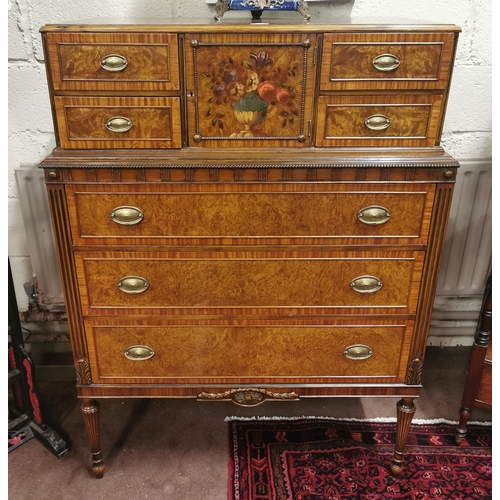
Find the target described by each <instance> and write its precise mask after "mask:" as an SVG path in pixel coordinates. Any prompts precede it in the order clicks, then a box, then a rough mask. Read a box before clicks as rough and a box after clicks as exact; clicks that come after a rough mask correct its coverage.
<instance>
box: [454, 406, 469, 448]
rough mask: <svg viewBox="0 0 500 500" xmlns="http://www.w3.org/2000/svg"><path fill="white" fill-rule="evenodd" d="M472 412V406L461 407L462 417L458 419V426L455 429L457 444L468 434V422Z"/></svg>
mask: <svg viewBox="0 0 500 500" xmlns="http://www.w3.org/2000/svg"><path fill="white" fill-rule="evenodd" d="M471 414H472V410H471V409H470V408H466V407H465V406H462V407H461V408H460V419H459V421H458V427H457V428H456V429H455V441H456V443H457V444H460V443H461V442H462V441H463V439H464V437H465V435H466V434H467V422H468V421H469V419H470V416H471Z"/></svg>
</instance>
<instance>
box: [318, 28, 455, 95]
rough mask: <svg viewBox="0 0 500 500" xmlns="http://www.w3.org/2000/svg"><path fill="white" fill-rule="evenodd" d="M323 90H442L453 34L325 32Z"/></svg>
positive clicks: (452, 47) (445, 83) (449, 68)
mask: <svg viewBox="0 0 500 500" xmlns="http://www.w3.org/2000/svg"><path fill="white" fill-rule="evenodd" d="M323 44H324V48H323V62H322V64H323V67H322V71H321V89H322V90H360V89H376V90H382V89H384V90H385V89H400V90H415V89H445V88H446V87H447V85H448V78H449V74H450V71H451V65H452V62H453V51H454V36H453V34H452V33H447V34H442V33H439V34H436V33H418V34H417V33H391V34H388V33H349V34H347V33H327V34H325V37H324V42H323Z"/></svg>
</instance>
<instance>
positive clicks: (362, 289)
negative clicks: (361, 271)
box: [351, 276, 382, 293]
mask: <svg viewBox="0 0 500 500" xmlns="http://www.w3.org/2000/svg"><path fill="white" fill-rule="evenodd" d="M351 288H352V289H353V290H354V291H355V292H358V293H374V292H376V291H378V290H380V289H381V288H382V282H381V281H380V280H379V279H378V278H376V277H375V276H358V277H357V278H354V279H353V280H352V281H351Z"/></svg>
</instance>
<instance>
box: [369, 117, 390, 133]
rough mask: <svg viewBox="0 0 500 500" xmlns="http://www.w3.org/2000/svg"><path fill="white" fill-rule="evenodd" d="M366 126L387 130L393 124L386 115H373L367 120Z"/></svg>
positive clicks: (372, 128)
mask: <svg viewBox="0 0 500 500" xmlns="http://www.w3.org/2000/svg"><path fill="white" fill-rule="evenodd" d="M365 126H366V127H367V128H369V129H370V130H385V129H386V128H389V127H390V126H391V120H390V118H388V117H387V116H385V115H372V116H369V117H368V118H367V119H366V120H365Z"/></svg>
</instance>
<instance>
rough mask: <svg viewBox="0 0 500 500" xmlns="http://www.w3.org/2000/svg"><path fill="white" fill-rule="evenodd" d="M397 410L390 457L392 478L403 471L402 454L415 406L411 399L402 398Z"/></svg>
mask: <svg viewBox="0 0 500 500" xmlns="http://www.w3.org/2000/svg"><path fill="white" fill-rule="evenodd" d="M396 409H397V426H396V444H395V446H394V456H393V457H392V463H391V472H392V474H393V475H394V476H396V477H397V476H399V475H400V474H401V472H402V471H403V468H404V466H403V452H404V450H405V446H406V440H407V439H408V432H409V431H410V425H411V420H412V418H413V414H414V413H415V410H416V408H415V405H414V404H413V398H403V399H401V401H398V403H397V405H396Z"/></svg>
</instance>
